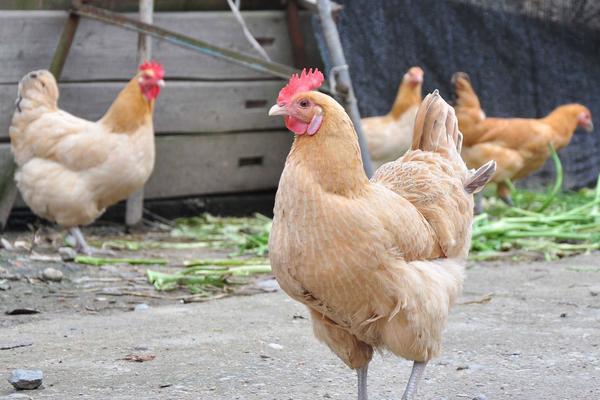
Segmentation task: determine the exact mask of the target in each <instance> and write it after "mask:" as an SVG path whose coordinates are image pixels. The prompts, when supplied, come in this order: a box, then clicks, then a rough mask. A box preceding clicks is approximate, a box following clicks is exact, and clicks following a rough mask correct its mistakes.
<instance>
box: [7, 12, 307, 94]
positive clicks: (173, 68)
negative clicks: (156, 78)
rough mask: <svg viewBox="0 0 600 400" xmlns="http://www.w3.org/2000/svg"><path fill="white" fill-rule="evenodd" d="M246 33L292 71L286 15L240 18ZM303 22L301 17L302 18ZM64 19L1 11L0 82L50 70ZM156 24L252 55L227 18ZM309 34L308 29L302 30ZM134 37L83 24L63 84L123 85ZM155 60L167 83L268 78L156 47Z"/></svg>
mask: <svg viewBox="0 0 600 400" xmlns="http://www.w3.org/2000/svg"><path fill="white" fill-rule="evenodd" d="M243 15H244V18H245V20H246V23H247V25H248V28H249V29H250V31H251V32H252V33H253V35H254V36H255V37H256V38H257V40H258V41H259V43H261V45H262V46H263V47H264V49H265V50H266V52H267V53H268V54H269V56H270V57H271V58H272V59H273V61H277V62H280V63H283V64H287V65H291V64H292V63H293V58H292V52H291V45H290V40H289V36H288V33H287V23H286V18H285V12H283V11H250V12H244V13H243ZM307 17H308V16H305V18H307ZM66 18H67V13H66V12H61V11H0V37H3V38H9V37H10V38H11V40H3V41H1V42H0V65H2V68H1V69H0V82H9V83H11V82H17V81H18V80H19V79H20V78H21V77H22V76H23V75H24V74H25V73H26V72H29V71H31V70H34V69H39V68H40V67H44V66H47V65H50V61H51V58H52V54H53V52H54V49H55V48H56V45H57V42H58V37H59V36H60V32H61V29H62V27H63V26H64V23H65V20H66ZM155 23H156V24H157V25H158V26H161V27H164V28H166V29H172V30H175V31H177V32H181V33H184V34H188V35H191V36H194V37H198V38H201V39H204V40H208V41H210V42H211V43H213V44H215V45H218V46H223V47H227V48H231V49H233V50H237V51H242V52H245V53H248V54H252V55H257V52H256V51H255V50H254V49H253V48H252V46H251V45H250V44H249V43H248V41H247V40H246V38H245V37H244V34H243V32H242V28H241V27H240V26H239V24H238V23H237V21H235V18H234V17H233V15H232V14H231V13H230V12H186V13H156V15H155ZM303 26H304V27H305V28H306V29H312V27H311V24H310V23H306V24H303ZM136 54H137V34H136V33H134V32H131V31H126V30H123V29H120V28H117V27H113V26H108V25H105V24H102V23H101V22H98V21H92V20H88V19H83V20H82V21H81V23H80V26H79V28H78V31H77V34H76V36H75V41H74V43H73V48H72V50H71V54H70V55H69V59H68V60H67V63H66V65H65V68H64V71H63V77H62V80H63V81H88V80H119V79H120V80H124V79H128V78H129V77H130V75H131V71H133V70H135V68H136V67H137V59H136V58H137V57H136ZM154 57H155V58H156V59H157V60H159V61H160V62H162V63H163V64H164V65H165V69H166V71H167V78H170V79H173V78H179V79H183V78H188V79H189V78H191V79H227V80H236V79H257V78H270V77H269V76H267V75H265V74H261V73H258V72H255V71H252V70H249V69H247V68H244V67H241V66H237V65H233V64H230V63H227V62H224V61H219V60H216V59H214V58H212V57H210V56H206V55H202V54H197V53H194V52H192V51H190V50H187V49H183V48H179V47H177V46H173V45H171V44H169V43H166V42H162V41H156V44H155V46H154Z"/></svg>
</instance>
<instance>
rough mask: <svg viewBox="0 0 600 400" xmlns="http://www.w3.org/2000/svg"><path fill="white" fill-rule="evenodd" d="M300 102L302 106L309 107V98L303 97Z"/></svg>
mask: <svg viewBox="0 0 600 400" xmlns="http://www.w3.org/2000/svg"><path fill="white" fill-rule="evenodd" d="M298 104H300V107H302V108H306V107H308V105H309V102H308V100H306V99H303V100H300V102H299V103H298Z"/></svg>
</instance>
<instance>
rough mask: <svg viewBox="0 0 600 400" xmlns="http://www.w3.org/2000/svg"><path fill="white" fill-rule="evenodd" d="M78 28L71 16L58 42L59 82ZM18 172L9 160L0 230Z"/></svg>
mask: <svg viewBox="0 0 600 400" xmlns="http://www.w3.org/2000/svg"><path fill="white" fill-rule="evenodd" d="M78 26H79V15H75V14H69V18H68V19H67V22H66V23H65V27H64V28H63V31H62V34H61V35H60V39H59V40H58V45H57V46H56V50H55V51H54V56H53V57H52V63H51V64H50V72H52V75H54V77H55V78H56V81H57V82H59V81H60V76H61V75H62V70H63V67H64V65H65V62H66V61H67V56H68V55H69V51H70V50H71V45H72V44H73V39H75V33H76V32H77V27H78ZM16 170H17V166H16V164H15V161H14V160H13V159H12V158H10V160H7V165H3V166H2V173H3V174H2V175H3V176H1V177H0V182H1V183H2V185H1V187H0V229H4V227H5V226H6V222H7V221H8V217H10V212H11V211H12V208H13V205H14V203H15V200H16V198H17V185H16V183H15V180H14V175H15V172H16Z"/></svg>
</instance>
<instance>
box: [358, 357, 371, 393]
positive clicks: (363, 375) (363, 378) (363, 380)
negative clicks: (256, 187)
mask: <svg viewBox="0 0 600 400" xmlns="http://www.w3.org/2000/svg"><path fill="white" fill-rule="evenodd" d="M368 370H369V364H366V365H365V366H364V367H360V368H358V369H357V370H356V375H357V376H358V400H368V395H367V373H368Z"/></svg>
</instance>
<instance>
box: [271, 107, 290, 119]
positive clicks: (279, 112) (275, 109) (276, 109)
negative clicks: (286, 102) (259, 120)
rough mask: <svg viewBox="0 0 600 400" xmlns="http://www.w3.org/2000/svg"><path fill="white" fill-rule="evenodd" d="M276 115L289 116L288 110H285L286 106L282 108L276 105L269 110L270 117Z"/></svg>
mask: <svg viewBox="0 0 600 400" xmlns="http://www.w3.org/2000/svg"><path fill="white" fill-rule="evenodd" d="M274 115H287V109H286V108H285V106H280V105H278V104H275V105H274V106H273V107H271V109H270V110H269V117H272V116H274Z"/></svg>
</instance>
